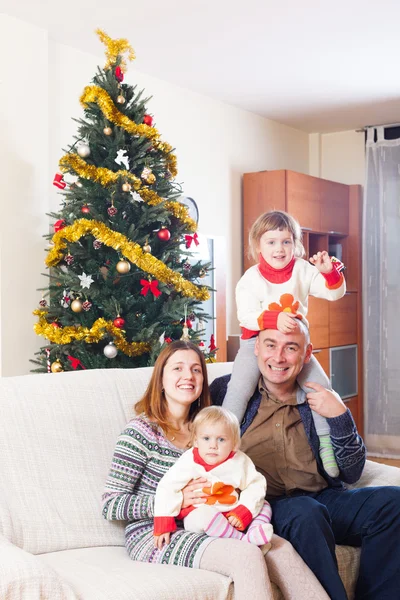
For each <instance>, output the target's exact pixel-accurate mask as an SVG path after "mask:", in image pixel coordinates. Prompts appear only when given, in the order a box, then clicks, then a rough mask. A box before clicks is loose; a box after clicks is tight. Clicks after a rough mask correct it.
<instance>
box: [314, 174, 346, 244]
mask: <svg viewBox="0 0 400 600" xmlns="http://www.w3.org/2000/svg"><path fill="white" fill-rule="evenodd" d="M320 181H321V231H327V232H328V233H349V186H348V185H344V184H343V183H336V182H335V181H327V180H326V179H321V180H320Z"/></svg>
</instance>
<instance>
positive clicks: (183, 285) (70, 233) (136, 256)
mask: <svg viewBox="0 0 400 600" xmlns="http://www.w3.org/2000/svg"><path fill="white" fill-rule="evenodd" d="M88 233H90V234H91V235H93V236H94V237H95V239H98V240H100V241H101V242H103V244H105V245H106V246H109V247H111V248H114V250H116V251H117V252H119V253H120V254H122V255H123V256H125V257H126V258H127V259H128V260H129V261H130V262H131V263H133V264H134V265H136V266H137V267H138V268H139V269H141V270H142V271H145V272H146V273H150V275H153V277H156V278H157V279H158V280H159V281H162V282H163V283H167V284H171V285H173V286H174V288H175V289H176V291H177V292H180V293H181V294H183V295H184V296H187V297H188V298H196V300H201V301H204V300H208V299H209V297H210V293H209V291H208V289H207V288H206V287H198V286H197V285H195V284H194V283H192V282H191V281H187V280H186V279H185V278H184V277H182V275H180V274H179V273H176V272H175V271H173V270H172V269H170V268H169V267H167V266H166V265H165V264H164V263H163V262H162V261H161V260H158V258H156V257H155V256H152V255H151V254H149V253H147V252H144V251H143V250H142V248H141V247H140V246H139V244H136V242H132V241H129V240H128V238H127V237H126V236H125V235H123V234H122V233H119V232H118V231H113V230H112V229H110V228H109V227H107V225H105V224H104V223H101V222H100V221H90V220H88V219H78V220H77V221H75V223H74V224H73V225H68V226H67V227H64V228H63V229H60V231H57V233H55V234H54V235H53V242H54V246H53V248H51V250H50V251H49V253H48V255H47V258H46V264H47V266H48V267H54V266H55V265H56V264H58V263H59V262H60V260H62V258H63V256H64V254H63V251H64V250H65V248H66V247H67V244H66V243H65V242H64V241H63V240H66V241H67V242H77V241H78V240H79V239H80V238H81V237H82V236H84V235H86V234H88Z"/></svg>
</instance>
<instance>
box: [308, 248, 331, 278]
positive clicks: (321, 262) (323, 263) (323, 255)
mask: <svg viewBox="0 0 400 600" xmlns="http://www.w3.org/2000/svg"><path fill="white" fill-rule="evenodd" d="M310 263H312V264H313V265H315V266H316V267H317V269H318V271H319V272H320V273H330V272H331V271H332V269H333V265H332V262H331V259H330V257H329V254H328V253H327V251H326V250H323V251H322V252H317V254H314V256H310Z"/></svg>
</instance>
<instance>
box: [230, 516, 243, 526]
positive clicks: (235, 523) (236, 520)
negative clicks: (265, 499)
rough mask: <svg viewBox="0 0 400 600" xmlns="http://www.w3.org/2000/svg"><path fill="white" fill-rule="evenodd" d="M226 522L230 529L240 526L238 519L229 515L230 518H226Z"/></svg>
mask: <svg viewBox="0 0 400 600" xmlns="http://www.w3.org/2000/svg"><path fill="white" fill-rule="evenodd" d="M228 521H229V523H230V524H231V525H232V527H240V525H241V523H240V521H239V519H238V518H237V517H235V516H234V515H231V516H230V517H228Z"/></svg>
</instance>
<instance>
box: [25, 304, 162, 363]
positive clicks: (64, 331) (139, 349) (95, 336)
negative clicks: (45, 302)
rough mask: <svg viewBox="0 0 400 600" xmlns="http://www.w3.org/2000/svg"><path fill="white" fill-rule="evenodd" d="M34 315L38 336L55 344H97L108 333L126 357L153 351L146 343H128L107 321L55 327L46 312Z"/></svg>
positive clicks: (36, 311) (37, 311)
mask: <svg viewBox="0 0 400 600" xmlns="http://www.w3.org/2000/svg"><path fill="white" fill-rule="evenodd" d="M33 314H34V315H37V316H38V317H39V321H38V322H37V323H35V325H34V326H33V329H34V331H35V333H36V334H37V335H42V336H43V337H45V338H46V339H48V340H49V341H50V342H52V343H53V344H60V345H64V344H70V343H71V342H73V341H78V342H86V344H95V343H97V342H100V340H101V339H102V338H103V337H105V335H106V334H107V333H109V334H110V335H112V337H113V338H114V344H115V346H116V347H117V348H118V350H121V352H123V353H124V354H126V356H140V355H141V354H144V353H145V352H149V351H150V350H151V345H150V344H148V343H146V342H131V343H129V342H127V341H126V339H125V337H124V334H123V333H122V331H121V330H120V329H118V327H115V325H114V324H113V323H112V321H106V320H105V319H103V318H100V319H97V321H95V322H94V323H93V325H92V327H91V328H90V329H89V327H76V326H69V327H54V325H52V324H51V323H48V322H47V321H46V314H47V311H46V310H34V311H33Z"/></svg>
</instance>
